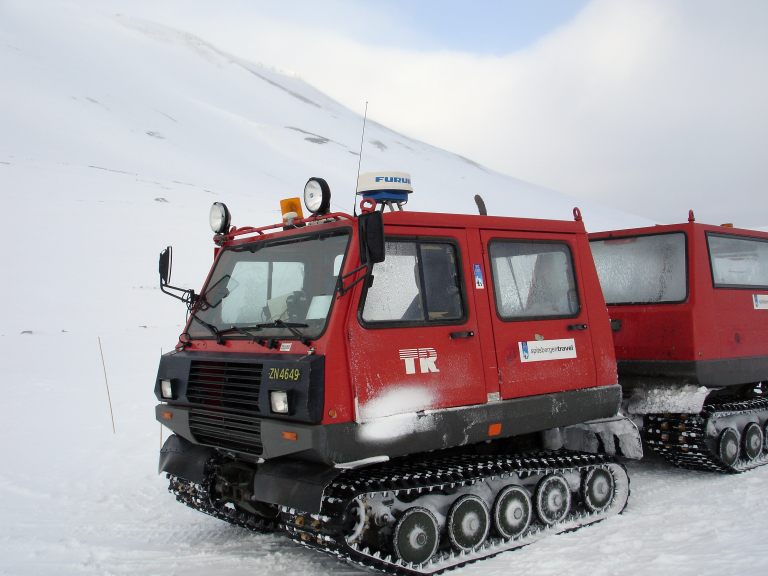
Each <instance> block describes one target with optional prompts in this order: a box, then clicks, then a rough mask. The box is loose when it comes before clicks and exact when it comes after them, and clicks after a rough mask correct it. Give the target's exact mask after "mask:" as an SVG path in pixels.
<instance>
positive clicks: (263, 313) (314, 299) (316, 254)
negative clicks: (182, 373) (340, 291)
mask: <svg viewBox="0 0 768 576" xmlns="http://www.w3.org/2000/svg"><path fill="white" fill-rule="evenodd" d="M348 240H349V232H348V231H346V230H341V231H334V232H326V233H322V234H312V235H307V236H300V237H297V238H291V239H280V240H273V241H269V240H267V241H260V242H253V243H251V244H245V245H242V246H236V247H233V248H227V249H224V250H223V251H222V253H221V255H220V257H219V259H218V261H217V263H216V268H215V269H214V271H213V274H212V275H211V278H210V280H209V282H208V284H207V285H206V287H205V289H204V290H203V292H202V294H201V301H202V304H201V305H200V307H199V309H198V311H197V313H196V317H197V318H198V319H199V320H200V322H197V321H195V320H194V319H193V320H192V321H191V323H190V325H189V330H188V331H189V336H190V337H192V338H211V337H212V335H213V331H212V330H211V327H213V328H214V329H215V330H217V331H219V332H221V331H224V330H229V329H234V330H232V332H231V333H227V334H226V337H234V338H242V337H245V336H246V334H244V333H243V332H238V331H237V330H236V329H237V328H247V329H248V330H249V332H250V333H252V335H253V336H254V337H256V338H281V339H283V338H297V337H299V334H300V335H301V337H305V338H316V337H318V336H319V335H320V334H321V333H322V331H323V329H324V328H325V322H326V319H327V318H328V313H329V311H330V308H331V303H332V301H333V295H334V292H335V290H336V279H337V277H338V275H339V272H340V270H341V265H342V261H343V259H344V254H345V252H346V249H347V244H348ZM206 325H207V326H206Z"/></svg>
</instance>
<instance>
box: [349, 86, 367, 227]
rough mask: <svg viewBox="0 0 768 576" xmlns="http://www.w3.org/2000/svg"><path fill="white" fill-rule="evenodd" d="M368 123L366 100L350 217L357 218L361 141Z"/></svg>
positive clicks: (363, 138)
mask: <svg viewBox="0 0 768 576" xmlns="http://www.w3.org/2000/svg"><path fill="white" fill-rule="evenodd" d="M367 121H368V100H366V101H365V114H363V133H362V134H361V135H360V154H359V155H358V156H357V179H356V180H355V202H354V203H353V204H352V215H353V216H357V192H358V186H359V183H360V164H361V163H362V162H363V141H364V140H365V123H366V122H367Z"/></svg>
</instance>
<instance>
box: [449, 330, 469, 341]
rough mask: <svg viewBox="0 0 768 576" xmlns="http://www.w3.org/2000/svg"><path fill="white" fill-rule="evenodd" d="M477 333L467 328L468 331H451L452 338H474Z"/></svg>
mask: <svg viewBox="0 0 768 576" xmlns="http://www.w3.org/2000/svg"><path fill="white" fill-rule="evenodd" d="M474 335H475V333H474V332H473V331H472V330H467V331H466V332H451V334H450V336H451V340H455V339H456V338H472V336H474Z"/></svg>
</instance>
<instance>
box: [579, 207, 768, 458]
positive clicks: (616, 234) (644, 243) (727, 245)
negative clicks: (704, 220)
mask: <svg viewBox="0 0 768 576" xmlns="http://www.w3.org/2000/svg"><path fill="white" fill-rule="evenodd" d="M590 240H591V246H592V252H593V255H594V258H595V264H596V266H597V270H598V273H599V276H600V281H601V284H602V287H603V293H604V295H605V299H606V301H607V303H608V308H609V313H610V317H611V323H612V326H613V330H614V332H613V337H614V343H615V349H616V357H617V360H618V373H619V382H620V384H621V385H622V387H623V388H624V394H625V397H626V402H625V409H626V411H627V412H628V413H630V414H631V415H635V416H636V417H637V420H638V422H639V423H640V424H641V425H643V427H644V438H645V441H646V444H647V445H648V446H649V447H650V448H652V449H654V450H655V451H657V452H659V453H661V454H663V455H664V456H665V457H666V458H667V459H668V460H670V461H671V462H673V463H674V464H676V465H679V466H682V467H687V468H698V469H707V470H717V471H723V472H739V471H742V470H746V469H750V468H754V467H756V466H760V465H763V464H765V463H766V462H768V446H766V439H768V429H767V428H766V427H767V426H768V395H767V392H768V389H767V387H766V384H768V233H765V232H757V231H754V230H741V229H735V228H732V227H730V226H727V225H726V226H709V225H704V224H697V223H695V221H694V217H693V213H692V212H691V213H690V214H689V221H688V223H686V224H676V225H668V226H653V227H648V228H637V229H631V230H618V231H612V232H602V233H597V234H591V235H590Z"/></svg>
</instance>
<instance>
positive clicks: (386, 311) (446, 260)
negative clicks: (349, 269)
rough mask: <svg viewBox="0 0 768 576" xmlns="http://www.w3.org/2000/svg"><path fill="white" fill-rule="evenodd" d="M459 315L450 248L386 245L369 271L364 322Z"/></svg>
mask: <svg viewBox="0 0 768 576" xmlns="http://www.w3.org/2000/svg"><path fill="white" fill-rule="evenodd" d="M463 316H464V308H463V306H462V301H461V289H460V288H459V271H458V262H457V256H456V248H455V247H454V246H453V245H452V244H448V243H442V242H420V241H401V240H394V241H387V243H386V259H385V260H384V262H380V263H378V264H375V265H374V266H373V283H372V284H371V286H370V287H369V288H368V290H367V292H366V295H365V304H364V305H363V314H362V318H363V321H365V322H409V323H410V322H424V323H430V322H435V323H439V322H451V321H457V320H460V319H461V318H462V317H463Z"/></svg>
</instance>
